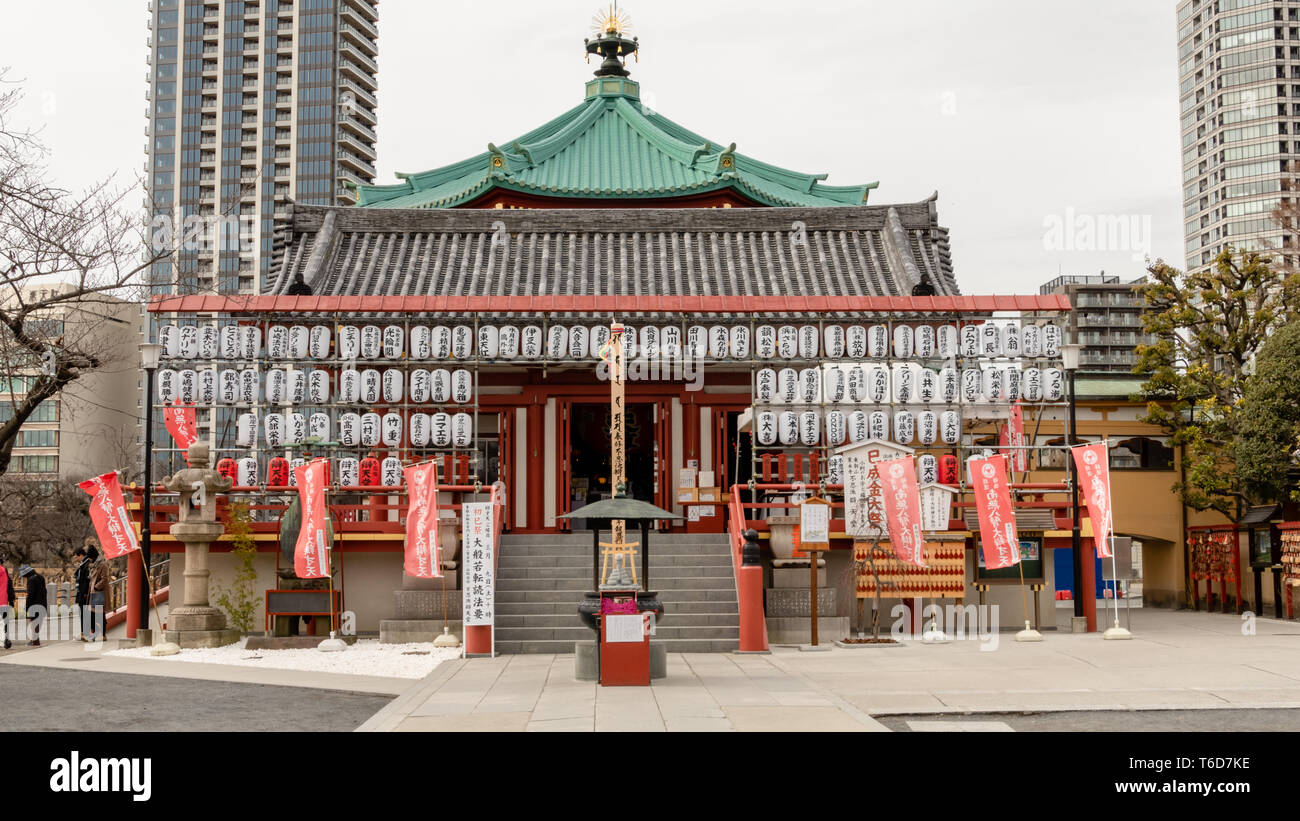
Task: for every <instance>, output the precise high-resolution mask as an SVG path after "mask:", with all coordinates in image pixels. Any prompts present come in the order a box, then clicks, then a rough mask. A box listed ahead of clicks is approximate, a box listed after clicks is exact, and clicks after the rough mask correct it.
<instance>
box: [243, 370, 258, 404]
mask: <svg viewBox="0 0 1300 821" xmlns="http://www.w3.org/2000/svg"><path fill="white" fill-rule="evenodd" d="M257 387H258V376H257V371H256V370H255V369H253V368H249V369H247V370H243V371H240V372H239V401H240V402H243V403H244V404H246V405H253V404H256V403H257V400H258V390H257Z"/></svg>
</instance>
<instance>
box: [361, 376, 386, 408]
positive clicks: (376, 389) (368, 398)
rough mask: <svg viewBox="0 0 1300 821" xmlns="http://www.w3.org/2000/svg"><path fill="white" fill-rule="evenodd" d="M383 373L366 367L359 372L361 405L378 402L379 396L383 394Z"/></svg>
mask: <svg viewBox="0 0 1300 821" xmlns="http://www.w3.org/2000/svg"><path fill="white" fill-rule="evenodd" d="M383 379H384V378H383V375H382V374H380V373H379V371H377V370H375V369H374V368H366V369H365V370H364V371H362V372H361V403H362V404H363V405H374V404H376V403H378V402H379V397H380V396H382V395H383V393H382V391H383Z"/></svg>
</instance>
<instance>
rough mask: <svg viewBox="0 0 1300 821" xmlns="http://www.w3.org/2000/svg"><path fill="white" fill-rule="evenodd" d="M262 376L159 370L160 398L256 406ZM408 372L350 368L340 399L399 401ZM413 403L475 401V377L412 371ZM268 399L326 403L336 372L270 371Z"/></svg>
mask: <svg viewBox="0 0 1300 821" xmlns="http://www.w3.org/2000/svg"><path fill="white" fill-rule="evenodd" d="M260 377H261V374H260V373H259V372H258V371H257V370H255V369H251V368H246V369H243V370H238V371H237V370H233V369H229V368H228V369H225V370H221V371H217V370H215V369H210V368H209V369H206V370H201V371H192V370H182V371H174V370H171V369H162V370H160V371H158V378H157V382H158V401H159V402H161V403H162V404H164V405H169V404H172V403H174V402H180V403H182V404H189V403H197V404H202V405H212V404H223V405H237V404H247V405H251V404H255V403H257V402H258V401H260V396H261V394H262V391H261V378H260ZM406 387H407V385H406V376H405V374H403V373H402V371H400V370H397V369H396V368H389V369H387V370H385V371H383V372H382V373H381V372H380V371H378V370H374V369H366V370H363V371H358V370H354V369H347V370H343V371H340V372H339V374H338V391H337V401H338V402H339V403H341V404H351V403H358V404H365V405H374V404H378V403H380V402H383V403H387V404H396V403H398V402H401V401H402V397H403V396H404V395H405V394H406V392H405V390H404V389H405V388H406ZM409 387H410V393H409V396H410V401H411V402H414V403H417V404H423V403H433V404H437V405H442V404H457V405H467V404H469V403H471V402H473V401H474V376H473V374H471V373H470V372H469V371H467V370H465V369H464V368H458V369H456V370H454V371H449V370H445V369H442V368H436V369H434V370H424V369H417V370H414V371H411V376H410V385H409ZM266 401H267V402H268V403H270V404H273V405H278V404H293V405H301V404H304V403H305V404H310V405H324V404H326V403H327V402H329V401H330V373H329V372H328V371H324V370H312V371H310V372H308V371H303V370H291V371H287V370H281V369H279V368H272V369H271V370H268V371H267V372H266Z"/></svg>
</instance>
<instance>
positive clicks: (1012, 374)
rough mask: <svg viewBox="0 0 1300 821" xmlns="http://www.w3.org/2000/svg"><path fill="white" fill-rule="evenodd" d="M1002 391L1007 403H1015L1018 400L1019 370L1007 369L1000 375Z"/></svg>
mask: <svg viewBox="0 0 1300 821" xmlns="http://www.w3.org/2000/svg"><path fill="white" fill-rule="evenodd" d="M1002 381H1003V385H1004V387H1003V391H1004V393H1005V395H1006V397H1007V401H1008V402H1015V401H1017V400H1019V399H1020V369H1019V368H1007V369H1006V371H1005V372H1004V373H1003V375H1002Z"/></svg>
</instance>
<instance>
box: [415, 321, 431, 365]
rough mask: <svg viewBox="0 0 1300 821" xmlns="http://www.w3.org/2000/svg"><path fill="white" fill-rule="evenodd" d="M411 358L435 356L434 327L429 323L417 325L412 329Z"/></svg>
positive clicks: (427, 358) (421, 358)
mask: <svg viewBox="0 0 1300 821" xmlns="http://www.w3.org/2000/svg"><path fill="white" fill-rule="evenodd" d="M411 358H412V359H419V360H429V359H432V358H433V328H430V327H429V326H428V325H416V326H415V327H414V328H412V329H411Z"/></svg>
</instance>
